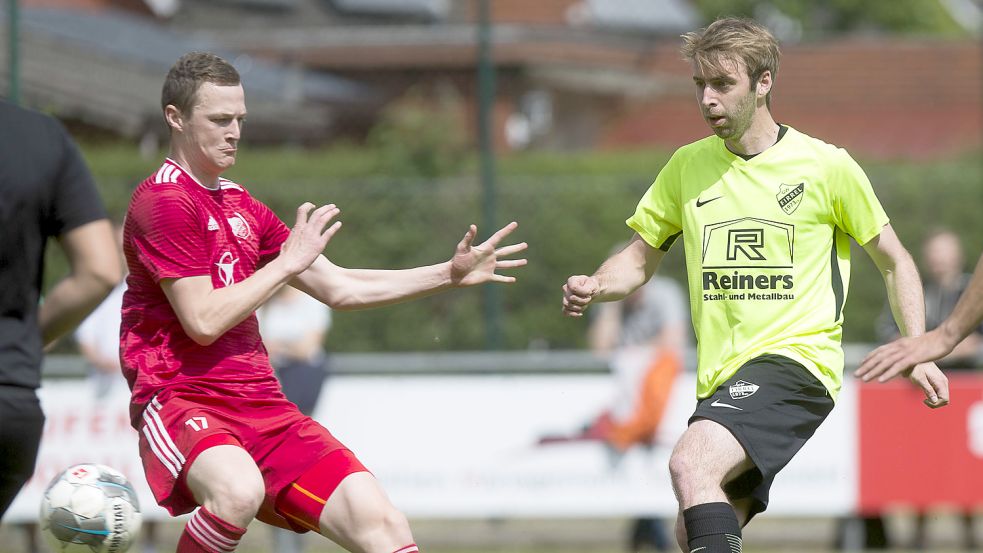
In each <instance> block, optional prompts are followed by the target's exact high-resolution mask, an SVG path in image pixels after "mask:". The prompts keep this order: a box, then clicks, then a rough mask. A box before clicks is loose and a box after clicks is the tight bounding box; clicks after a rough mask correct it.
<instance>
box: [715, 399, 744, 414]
mask: <svg viewBox="0 0 983 553" xmlns="http://www.w3.org/2000/svg"><path fill="white" fill-rule="evenodd" d="M710 407H729V408H730V409H737V410H738V411H743V410H744V409H741V408H740V407H735V406H733V405H730V404H729V403H720V400H719V399H715V400H713V403H711V404H710Z"/></svg>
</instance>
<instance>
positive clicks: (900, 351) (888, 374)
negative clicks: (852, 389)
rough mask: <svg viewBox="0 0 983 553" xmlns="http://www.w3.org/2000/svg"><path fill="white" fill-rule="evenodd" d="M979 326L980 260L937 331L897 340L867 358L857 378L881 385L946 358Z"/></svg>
mask: <svg viewBox="0 0 983 553" xmlns="http://www.w3.org/2000/svg"><path fill="white" fill-rule="evenodd" d="M981 322H983V256H980V260H979V261H978V262H977V264H976V270H975V271H974V272H973V278H972V280H970V283H969V286H968V287H967V288H966V291H965V292H963V295H962V297H960V298H959V303H957V304H956V308H955V309H954V310H953V311H952V313H951V314H950V315H949V317H948V318H946V320H945V321H943V322H942V324H940V325H939V327H938V328H936V329H934V330H931V331H929V332H926V333H925V334H924V335H922V336H918V337H910V338H901V339H899V340H895V341H894V342H891V343H890V344H885V345H883V346H881V347H879V348H877V349H875V350H874V351H872V352H870V353H869V354H867V356H866V357H865V358H864V360H863V362H862V363H861V364H860V368H858V369H857V371H856V374H857V376H862V377H863V378H865V379H871V378H877V379H878V380H879V381H881V382H884V381H886V380H890V379H891V378H894V377H895V376H897V375H899V374H904V373H906V372H907V371H910V370H911V369H912V367H914V366H915V365H917V364H919V363H925V362H927V361H934V360H936V359H941V358H943V357H945V356H946V355H949V354H950V353H951V352H952V350H953V349H955V347H956V345H957V344H959V343H960V341H962V340H963V339H965V338H966V336H968V335H969V334H970V333H971V332H972V331H973V329H974V328H978V327H979V325H980V323H981Z"/></svg>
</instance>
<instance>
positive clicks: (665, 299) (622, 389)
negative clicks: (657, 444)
mask: <svg viewBox="0 0 983 553" xmlns="http://www.w3.org/2000/svg"><path fill="white" fill-rule="evenodd" d="M686 309H687V308H686V302H685V299H684V296H683V293H682V291H681V290H680V288H679V285H678V284H676V282H675V281H673V280H672V279H670V278H666V277H662V276H655V277H653V278H652V279H651V280H649V281H648V283H647V284H645V285H644V286H642V287H641V288H639V289H638V290H636V291H635V292H634V293H632V294H631V295H630V296H628V297H626V298H625V299H624V300H622V301H620V302H610V303H604V304H601V305H599V306H598V308H597V311H596V317H595V318H594V320H593V321H592V322H591V326H590V329H589V330H588V341H589V343H590V347H591V349H592V350H593V351H594V352H597V353H603V354H608V355H609V356H610V362H609V364H610V367H611V372H612V375H613V376H614V378H615V379H616V386H617V387H616V396H615V398H614V401H613V402H612V404H611V407H610V408H609V409H608V410H606V411H604V412H603V413H601V415H600V416H599V417H598V418H597V420H595V421H594V423H593V424H591V426H590V428H589V429H588V430H587V432H588V434H593V435H596V436H597V437H598V438H600V439H603V440H604V441H606V442H607V443H608V444H609V445H610V446H611V447H613V448H614V449H615V450H617V451H619V452H624V451H627V450H628V449H629V448H631V447H632V446H636V445H641V446H646V447H649V446H652V445H654V441H655V435H656V432H657V431H658V428H659V423H660V422H661V421H662V415H663V413H664V412H665V408H666V405H667V404H668V403H669V394H670V393H671V392H672V388H673V383H674V382H675V380H676V375H677V374H678V373H679V371H680V368H681V367H682V360H683V359H684V355H685V352H686V344H687V336H688V334H687V328H686V325H687V310H686ZM647 546H651V547H653V548H654V549H656V550H657V551H669V550H670V548H671V547H672V541H671V540H670V539H669V535H668V534H667V533H666V529H665V524H664V523H663V521H662V520H661V519H657V518H655V517H642V518H638V519H635V520H634V521H633V523H632V527H631V534H630V538H629V547H630V550H631V551H641V550H643V549H645V548H646V547H647Z"/></svg>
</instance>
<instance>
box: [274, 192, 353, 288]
mask: <svg viewBox="0 0 983 553" xmlns="http://www.w3.org/2000/svg"><path fill="white" fill-rule="evenodd" d="M312 209H313V211H311V210H312ZM339 213H341V210H340V209H338V207H337V206H335V205H334V204H328V205H323V206H321V207H319V208H317V209H314V204H312V203H310V202H305V203H303V204H302V205H301V206H300V207H298V208H297V222H296V223H294V228H292V229H290V235H289V236H287V240H286V241H285V242H284V243H283V246H281V247H280V257H279V258H278V260H280V261H281V262H283V263H284V264H285V267H286V269H287V271H289V272H290V273H291V274H295V275H296V274H300V273H302V272H304V271H305V270H307V268H308V267H310V266H311V263H314V260H315V259H317V256H318V255H320V254H321V252H322V251H324V248H325V246H327V245H328V242H329V241H330V240H331V237H332V236H334V235H335V233H336V232H338V229H340V228H341V221H336V222H335V223H334V224H333V225H331V226H330V227H328V228H327V230H325V227H326V226H327V225H328V223H329V222H331V219H333V218H334V217H335V216H337V215H338V214H339Z"/></svg>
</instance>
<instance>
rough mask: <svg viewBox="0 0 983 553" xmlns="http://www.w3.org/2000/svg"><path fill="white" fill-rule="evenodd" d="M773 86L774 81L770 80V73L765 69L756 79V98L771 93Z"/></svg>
mask: <svg viewBox="0 0 983 553" xmlns="http://www.w3.org/2000/svg"><path fill="white" fill-rule="evenodd" d="M773 84H774V81H773V80H772V78H771V71H769V70H767V69H766V70H765V72H764V73H762V74H761V76H760V77H758V87H757V88H758V90H757V92H758V96H767V95H768V93H769V92H771V85H773Z"/></svg>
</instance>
